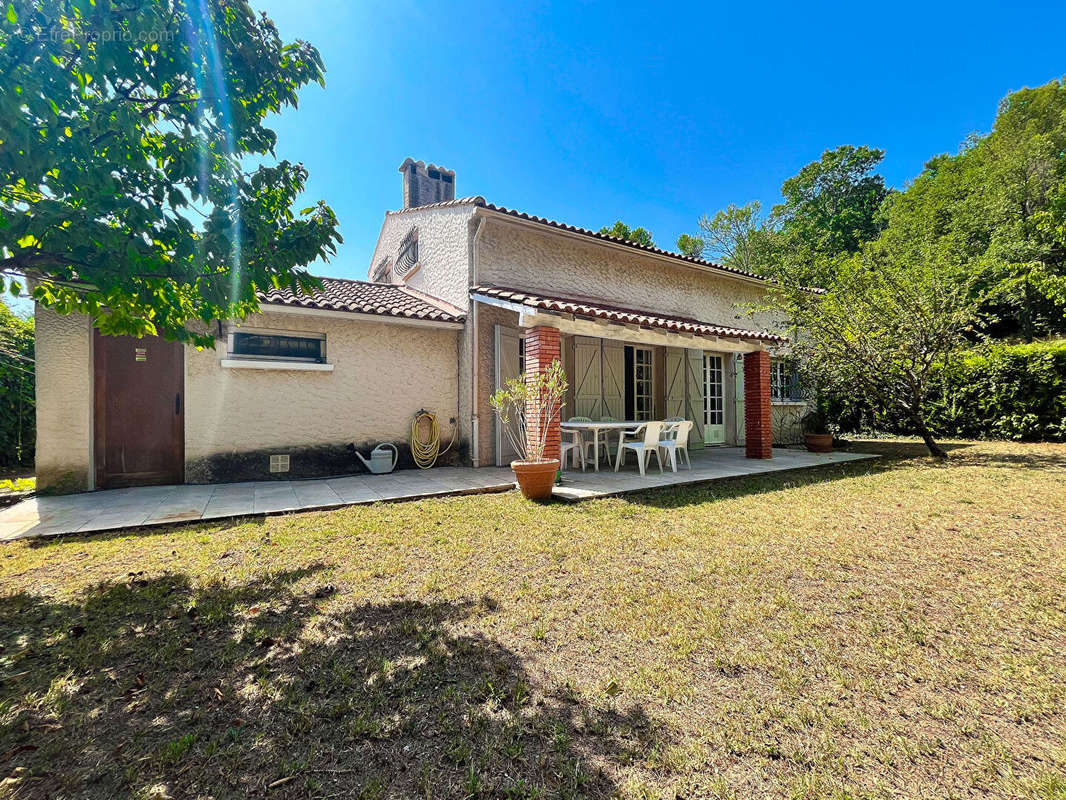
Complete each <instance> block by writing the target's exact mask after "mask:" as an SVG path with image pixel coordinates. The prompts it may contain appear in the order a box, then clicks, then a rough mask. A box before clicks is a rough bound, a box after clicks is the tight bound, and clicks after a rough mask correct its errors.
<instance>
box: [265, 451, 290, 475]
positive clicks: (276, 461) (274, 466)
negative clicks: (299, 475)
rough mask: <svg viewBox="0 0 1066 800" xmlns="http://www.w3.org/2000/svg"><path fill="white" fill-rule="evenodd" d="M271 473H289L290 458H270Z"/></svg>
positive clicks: (278, 456) (280, 456)
mask: <svg viewBox="0 0 1066 800" xmlns="http://www.w3.org/2000/svg"><path fill="white" fill-rule="evenodd" d="M270 471H271V472H288V471H289V456H288V454H287V453H286V454H284V455H272V456H271V457H270Z"/></svg>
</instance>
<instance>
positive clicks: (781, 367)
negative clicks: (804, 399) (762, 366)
mask: <svg viewBox="0 0 1066 800" xmlns="http://www.w3.org/2000/svg"><path fill="white" fill-rule="evenodd" d="M798 399H800V398H799V389H798V388H797V385H796V373H795V371H794V370H792V369H791V368H790V367H789V364H788V362H786V361H771V362H770V401H771V402H775V403H787V402H789V401H791V400H798Z"/></svg>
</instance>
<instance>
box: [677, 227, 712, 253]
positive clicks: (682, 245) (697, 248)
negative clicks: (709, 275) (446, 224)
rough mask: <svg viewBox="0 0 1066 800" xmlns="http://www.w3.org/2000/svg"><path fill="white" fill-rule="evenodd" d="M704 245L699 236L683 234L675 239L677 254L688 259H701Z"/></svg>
mask: <svg viewBox="0 0 1066 800" xmlns="http://www.w3.org/2000/svg"><path fill="white" fill-rule="evenodd" d="M706 244H707V243H706V242H704V241H703V239H701V238H700V237H699V236H689V235H688V234H687V233H683V234H681V235H680V236H678V237H677V252H679V253H681V255H683V256H689V257H690V258H703V249H704V247H706Z"/></svg>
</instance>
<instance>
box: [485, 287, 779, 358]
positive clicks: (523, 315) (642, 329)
mask: <svg viewBox="0 0 1066 800" xmlns="http://www.w3.org/2000/svg"><path fill="white" fill-rule="evenodd" d="M471 299H472V300H473V301H474V302H477V303H484V304H486V305H490V306H495V307H497V308H504V309H507V310H509V311H513V312H515V313H516V314H518V324H519V327H522V328H534V327H538V326H541V327H549V328H557V329H559V331H560V332H561V333H566V334H570V335H574V336H590V337H594V338H599V339H613V340H617V341H626V342H633V343H636V344H645V345H660V346H663V347H680V348H685V349H706V350H716V351H720V352H722V351H724V352H731V353H753V352H759V351H763V350H768V349H769V348H771V347H773V346H774V345H778V344H782V343H784V342H785V339H784V338H783V337H781V336H777V335H775V334H772V333H766V332H762V331H747V330H742V329H739V328H730V327H727V326H721V325H713V324H710V323H704V322H699V321H696V320H689V319H681V318H676V317H667V316H662V315H656V314H650V313H648V312H642V311H635V310H630V309H621V308H614V307H609V306H602V305H598V304H593V303H590V302H587V301H578V300H572V299H566V298H558V297H547V296H544V295H541V294H534V293H527V292H523V291H519V290H516V289H502V288H500V287H495V286H477V287H474V288H473V289H472V290H471Z"/></svg>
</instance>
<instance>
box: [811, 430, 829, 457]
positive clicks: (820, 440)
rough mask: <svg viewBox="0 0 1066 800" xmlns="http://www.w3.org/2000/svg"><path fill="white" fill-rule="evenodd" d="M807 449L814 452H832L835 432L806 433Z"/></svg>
mask: <svg viewBox="0 0 1066 800" xmlns="http://www.w3.org/2000/svg"><path fill="white" fill-rule="evenodd" d="M805 438H806V442H807V449H808V450H810V451H811V452H812V453H832V452H833V434H831V433H808V434H807V435H806V437H805Z"/></svg>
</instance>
